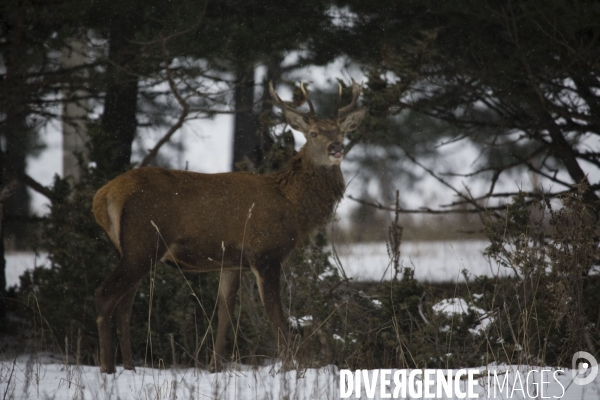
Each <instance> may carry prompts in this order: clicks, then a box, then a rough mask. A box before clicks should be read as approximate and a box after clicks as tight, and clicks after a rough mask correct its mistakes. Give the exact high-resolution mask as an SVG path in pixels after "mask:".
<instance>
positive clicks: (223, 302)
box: [93, 80, 366, 374]
mask: <svg viewBox="0 0 600 400" xmlns="http://www.w3.org/2000/svg"><path fill="white" fill-rule="evenodd" d="M300 87H301V89H302V93H303V95H304V98H305V100H306V102H307V103H308V106H309V107H310V111H308V112H300V111H297V110H296V109H294V108H292V107H290V106H289V105H288V104H286V103H284V102H283V101H282V100H281V98H279V96H278V95H277V93H276V92H275V90H274V89H273V86H272V85H270V93H271V96H272V97H273V99H274V101H275V103H276V104H277V105H278V106H279V107H281V108H282V109H283V114H284V115H285V118H286V120H287V122H288V124H289V125H290V126H291V127H292V128H293V129H295V130H298V131H300V132H302V133H303V134H304V136H305V137H306V144H305V145H304V147H303V148H302V149H301V150H300V151H299V152H298V154H296V155H295V156H294V157H293V158H292V159H291V160H290V162H289V164H288V165H287V166H286V167H285V168H283V169H281V170H280V171H277V172H275V173H273V174H271V175H255V174H250V173H246V172H233V173H222V174H199V173H194V172H187V171H185V172H184V171H173V170H167V169H163V168H139V169H134V170H131V171H129V172H126V173H124V174H122V175H119V176H118V177H116V178H115V179H113V180H112V181H110V182H109V183H107V184H106V185H105V186H104V187H102V188H101V189H100V190H98V192H97V193H96V196H95V197H94V203H93V212H94V216H95V217H96V221H97V222H98V224H100V225H101V226H102V228H104V230H105V231H106V233H107V235H108V237H109V238H110V240H111V242H112V243H113V244H114V246H115V248H116V249H117V252H118V253H119V254H120V257H121V258H120V260H119V263H118V265H117V267H116V269H115V270H114V271H113V272H112V273H111V274H110V275H109V276H108V277H107V278H106V279H105V280H104V282H102V284H101V285H100V286H99V287H98V288H97V289H96V292H95V300H96V308H97V311H98V319H97V324H98V334H99V338H100V362H101V371H102V372H106V373H109V374H110V373H114V372H115V360H114V348H113V346H112V332H111V316H112V314H113V313H114V312H116V325H117V334H118V336H119V341H120V344H121V355H122V357H123V365H124V367H125V369H134V365H133V358H132V352H131V343H130V336H129V321H130V317H131V309H132V304H133V300H134V297H135V294H136V291H137V289H138V287H139V285H140V281H141V279H142V277H143V276H144V275H145V274H146V273H148V272H149V270H150V267H151V265H152V263H153V262H154V261H156V260H155V257H156V256H158V260H160V261H163V262H165V263H167V264H172V265H173V264H176V265H178V266H179V267H180V268H181V269H182V270H183V271H187V272H194V271H195V272H207V271H220V272H221V275H220V283H219V289H218V300H217V304H218V328H217V334H216V343H215V346H214V353H213V358H212V361H211V367H212V368H213V369H214V370H216V371H218V370H220V368H221V360H222V359H224V358H225V357H226V354H227V353H226V347H227V346H226V336H227V331H228V330H229V326H230V325H231V323H232V315H233V309H234V307H235V299H236V296H237V292H238V288H239V284H240V273H241V271H240V268H241V269H243V270H247V269H250V270H252V272H253V273H254V275H255V276H256V280H257V283H258V289H259V293H260V298H261V300H262V303H263V305H264V307H265V310H266V313H267V317H268V319H269V322H270V323H271V327H272V329H273V333H274V335H275V338H276V339H277V343H278V344H279V345H281V346H283V345H284V344H285V339H286V337H287V333H288V324H287V321H286V319H285V317H284V315H283V310H282V307H281V299H280V289H279V285H280V283H279V275H280V272H281V271H280V269H281V264H282V263H283V261H284V260H285V259H286V257H287V256H288V254H289V253H290V252H291V251H292V249H293V248H294V246H295V245H296V244H297V243H298V242H299V241H300V240H301V239H302V237H303V236H304V235H306V234H307V233H308V232H309V231H311V230H313V229H314V228H316V227H318V226H319V225H322V224H323V223H325V222H326V221H327V219H328V218H330V217H331V215H332V213H333V210H334V207H335V204H336V203H337V202H338V201H339V200H340V199H341V198H342V196H343V193H344V188H345V185H344V177H343V176H342V172H341V170H340V162H341V161H342V158H343V155H344V145H343V141H344V132H348V131H351V130H353V129H356V128H357V127H358V126H359V124H360V123H361V121H362V119H363V117H364V116H365V113H366V110H365V109H359V110H355V108H356V102H357V100H358V97H359V95H360V93H361V91H362V84H361V85H360V87H357V85H356V82H354V80H353V81H352V101H351V102H350V104H349V105H347V106H346V107H343V108H341V109H339V110H338V111H337V115H335V116H334V117H333V118H331V119H324V120H319V119H317V117H316V116H315V113H314V108H313V105H312V103H311V101H310V99H309V98H308V96H307V94H306V91H305V90H304V86H303V85H301V86H300ZM340 89H341V88H340ZM340 93H341V92H340ZM251 208H252V212H251V217H249V210H250V209H251ZM157 229H158V230H159V231H160V235H161V236H162V239H161V240H159V241H158V244H157ZM157 246H158V248H157ZM214 260H219V262H215V261H214ZM221 260H222V261H221Z"/></svg>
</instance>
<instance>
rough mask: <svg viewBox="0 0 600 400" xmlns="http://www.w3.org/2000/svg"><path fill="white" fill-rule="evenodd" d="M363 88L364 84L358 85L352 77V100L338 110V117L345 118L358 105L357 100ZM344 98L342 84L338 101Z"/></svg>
mask: <svg viewBox="0 0 600 400" xmlns="http://www.w3.org/2000/svg"><path fill="white" fill-rule="evenodd" d="M362 90H363V84H362V83H361V84H360V86H359V87H357V86H356V81H355V80H354V78H352V101H351V102H350V104H348V105H347V106H346V107H343V108H340V109H339V110H338V111H337V117H338V118H340V119H341V118H344V117H345V116H346V115H347V114H349V113H350V112H351V111H352V110H354V108H355V107H356V102H357V101H358V97H359V96H360V93H361V92H362ZM341 100H342V84H340V87H339V92H338V102H341Z"/></svg>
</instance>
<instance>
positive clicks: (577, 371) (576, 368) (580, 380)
mask: <svg viewBox="0 0 600 400" xmlns="http://www.w3.org/2000/svg"><path fill="white" fill-rule="evenodd" d="M582 358H583V359H584V360H586V361H587V362H582V363H580V364H579V365H577V360H579V359H582ZM587 371H590V373H589V375H588V376H586V377H585V378H584V377H583V375H584V374H585V373H586V372H587ZM571 374H572V376H573V383H574V384H576V385H580V386H583V385H587V384H588V383H590V382H592V381H593V380H594V379H595V378H596V376H597V375H598V362H597V361H596V359H595V358H594V356H593V355H591V354H590V353H588V352H586V351H578V352H577V353H575V354H573V361H572V362H571Z"/></svg>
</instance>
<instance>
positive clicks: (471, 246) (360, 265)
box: [335, 240, 507, 281]
mask: <svg viewBox="0 0 600 400" xmlns="http://www.w3.org/2000/svg"><path fill="white" fill-rule="evenodd" d="M488 245H489V243H488V242H487V241H485V240H463V241H459V240H455V241H427V242H423V241H420V242H403V243H402V246H401V247H400V251H401V253H402V254H401V257H400V259H401V264H402V266H404V267H411V268H414V269H415V278H417V279H419V280H428V281H456V280H463V279H464V277H463V275H462V270H464V269H466V270H467V271H468V272H469V273H470V274H471V275H473V276H474V275H486V276H496V275H503V274H506V273H507V271H506V270H505V269H499V268H498V266H497V265H496V264H495V263H493V262H492V263H490V261H489V260H488V259H487V258H486V257H484V256H483V251H484V250H485V248H486V247H487V246H488ZM335 248H336V250H337V253H338V256H339V259H340V261H341V264H342V267H343V269H344V271H345V272H346V274H347V276H348V277H352V278H354V279H356V280H362V281H374V280H375V281H378V280H381V279H382V278H384V275H385V279H389V278H390V277H391V276H392V274H393V273H394V271H393V268H392V267H391V266H390V257H389V256H388V254H387V250H386V244H385V243H362V244H361V243H359V244H348V245H337V246H335Z"/></svg>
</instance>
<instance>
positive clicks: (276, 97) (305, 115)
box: [269, 82, 315, 120]
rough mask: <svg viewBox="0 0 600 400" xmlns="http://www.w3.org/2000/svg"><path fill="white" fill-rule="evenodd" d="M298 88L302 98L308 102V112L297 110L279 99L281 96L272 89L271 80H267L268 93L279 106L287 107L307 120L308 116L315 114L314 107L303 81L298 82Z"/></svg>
mask: <svg viewBox="0 0 600 400" xmlns="http://www.w3.org/2000/svg"><path fill="white" fill-rule="evenodd" d="M300 90H301V91H302V95H303V96H304V100H306V102H307V103H308V107H309V109H310V110H309V111H308V112H301V111H298V110H296V109H295V108H294V107H292V106H290V105H289V104H288V103H285V102H284V101H283V100H281V97H279V95H278V94H277V92H276V91H275V89H273V82H269V93H270V94H271V97H272V98H273V100H274V101H275V103H276V104H277V105H278V106H279V107H281V108H287V109H288V110H292V111H294V112H295V113H297V114H300V115H302V117H304V119H306V120H308V119H309V118H310V117H314V116H315V107H314V106H313V103H312V101H310V99H309V98H308V94H307V93H306V89H304V83H300Z"/></svg>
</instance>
